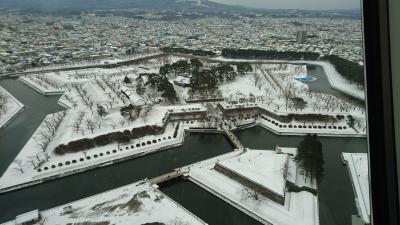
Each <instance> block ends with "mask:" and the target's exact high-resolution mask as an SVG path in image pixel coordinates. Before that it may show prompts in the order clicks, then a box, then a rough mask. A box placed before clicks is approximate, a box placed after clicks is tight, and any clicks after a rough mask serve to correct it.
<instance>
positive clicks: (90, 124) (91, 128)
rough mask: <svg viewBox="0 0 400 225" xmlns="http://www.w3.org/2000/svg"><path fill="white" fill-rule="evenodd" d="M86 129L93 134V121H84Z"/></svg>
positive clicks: (94, 126)
mask: <svg viewBox="0 0 400 225" xmlns="http://www.w3.org/2000/svg"><path fill="white" fill-rule="evenodd" d="M86 127H87V129H88V130H90V131H91V132H92V134H93V132H94V130H95V129H96V124H95V122H94V121H93V120H90V119H88V120H86Z"/></svg>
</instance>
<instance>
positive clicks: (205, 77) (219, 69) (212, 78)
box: [190, 62, 253, 91]
mask: <svg viewBox="0 0 400 225" xmlns="http://www.w3.org/2000/svg"><path fill="white" fill-rule="evenodd" d="M234 65H235V66H236V70H235V68H234V67H233V66H234ZM234 65H231V64H227V63H220V64H218V65H215V66H212V67H211V68H210V69H204V70H194V71H193V74H192V75H193V77H192V79H191V82H190V87H191V88H192V90H194V91H201V90H212V89H215V88H216V86H217V84H218V83H222V82H226V81H233V80H235V79H236V77H237V76H238V75H244V74H245V73H247V72H252V71H253V68H252V66H251V65H250V63H247V62H243V63H237V64H234Z"/></svg>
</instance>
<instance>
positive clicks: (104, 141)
mask: <svg viewBox="0 0 400 225" xmlns="http://www.w3.org/2000/svg"><path fill="white" fill-rule="evenodd" d="M163 133H164V127H160V126H155V125H152V126H150V125H146V126H143V127H135V128H133V129H132V130H124V131H118V132H111V133H108V134H103V135H99V136H96V137H94V138H82V139H79V140H75V141H71V142H69V143H68V144H61V145H59V146H57V147H56V148H55V149H54V151H55V153H56V154H58V155H63V154H65V153H74V152H80V151H85V150H89V149H91V148H95V147H99V146H105V145H108V144H111V143H114V142H117V143H128V142H129V141H130V140H132V139H137V138H141V137H144V136H146V135H160V134H163Z"/></svg>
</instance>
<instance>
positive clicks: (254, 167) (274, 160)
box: [218, 151, 288, 196]
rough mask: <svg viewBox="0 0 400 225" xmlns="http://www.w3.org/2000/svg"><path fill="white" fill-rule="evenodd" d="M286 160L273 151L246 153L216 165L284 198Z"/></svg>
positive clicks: (282, 155)
mask: <svg viewBox="0 0 400 225" xmlns="http://www.w3.org/2000/svg"><path fill="white" fill-rule="evenodd" d="M287 160H288V155H287V154H276V153H275V152H274V151H265V152H257V151H248V152H246V153H244V154H241V155H239V156H237V157H235V158H231V159H226V160H223V161H221V162H219V163H218V164H219V165H221V166H223V167H224V168H226V169H229V170H230V171H234V172H235V173H236V174H238V175H240V176H242V177H246V178H247V179H249V180H251V181H252V182H254V183H257V184H260V185H261V186H263V187H265V188H267V189H269V190H271V191H273V192H274V193H276V194H278V195H281V196H284V194H285V193H284V192H285V188H286V180H285V177H284V168H285V165H286V163H287ZM260 168H262V169H260Z"/></svg>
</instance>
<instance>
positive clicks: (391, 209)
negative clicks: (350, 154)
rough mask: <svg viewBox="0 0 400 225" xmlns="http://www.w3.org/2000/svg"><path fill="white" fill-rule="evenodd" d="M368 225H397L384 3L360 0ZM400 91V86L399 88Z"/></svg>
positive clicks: (389, 65)
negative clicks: (363, 60)
mask: <svg viewBox="0 0 400 225" xmlns="http://www.w3.org/2000/svg"><path fill="white" fill-rule="evenodd" d="M362 8H363V25H364V27H363V28H364V29H363V30H364V49H365V73H366V97H367V101H366V102H367V109H368V110H367V111H368V112H367V114H368V144H369V151H368V152H369V161H370V165H369V167H370V170H369V171H370V188H371V189H370V190H371V217H372V218H371V220H372V224H388V225H390V224H393V225H397V224H400V219H399V194H398V193H399V192H398V191H399V189H398V182H397V165H396V146H395V139H394V137H395V132H394V115H393V90H392V77H391V76H392V74H391V72H392V71H391V60H390V59H391V58H390V51H389V50H390V39H389V31H390V30H389V22H388V21H389V20H388V2H387V0H364V1H363V7H362ZM399 88H400V87H399Z"/></svg>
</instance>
